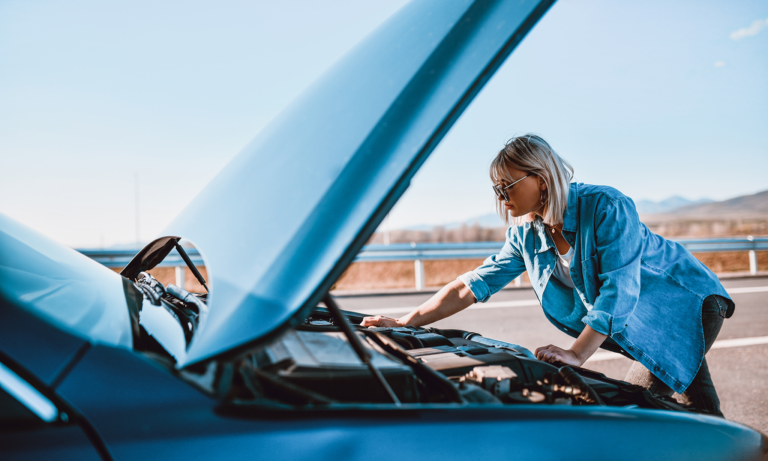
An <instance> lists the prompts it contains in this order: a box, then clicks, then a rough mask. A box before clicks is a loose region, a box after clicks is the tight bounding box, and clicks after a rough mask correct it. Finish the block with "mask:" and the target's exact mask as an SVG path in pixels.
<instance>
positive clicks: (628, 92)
mask: <svg viewBox="0 0 768 461" xmlns="http://www.w3.org/2000/svg"><path fill="white" fill-rule="evenodd" d="M404 3H405V2H402V1H392V0H388V1H373V0H367V1H365V2H359V1H351V0H350V1H334V2H315V1H282V2H266V1H264V2H260V3H258V4H256V3H253V2H246V1H242V2H237V1H231V2H215V3H214V2H210V3H203V2H187V1H183V2H182V1H178V2H149V1H147V2H142V1H131V2H122V3H118V2H97V1H73V2H45V1H39V2H27V1H9V0H6V1H3V2H2V3H0V156H2V165H3V167H2V170H0V171H1V172H2V179H1V180H0V212H2V213H5V214H7V215H9V216H11V217H13V218H15V219H17V220H19V221H21V222H23V223H25V224H27V225H30V226H31V227H33V228H35V229H37V230H39V231H41V232H43V233H44V234H47V235H49V236H51V237H53V238H54V239H56V240H58V241H60V242H62V243H65V244H67V245H71V246H76V247H98V246H102V245H104V246H109V245H113V244H119V243H126V242H131V241H133V240H134V238H135V237H134V235H135V231H134V228H135V226H134V224H135V221H134V177H135V176H134V175H135V174H136V173H138V175H139V176H138V178H139V185H140V188H139V191H140V196H139V203H140V220H139V221H140V238H141V239H142V240H149V239H151V238H153V237H155V236H157V235H158V234H159V233H160V232H161V231H162V229H163V227H164V226H165V225H166V224H167V223H168V222H170V221H171V219H172V218H173V217H174V216H175V215H176V214H177V213H178V212H179V211H180V210H181V209H182V208H183V207H184V205H185V204H186V203H188V201H189V200H191V198H192V197H194V195H195V194H196V193H197V192H198V191H199V190H200V189H201V188H202V187H203V186H204V185H205V184H206V183H207V182H208V181H209V180H210V179H211V178H212V177H213V176H214V175H215V174H216V172H217V171H219V169H220V168H221V167H222V166H223V165H224V164H225V163H226V162H227V161H228V160H229V159H231V158H232V157H233V156H234V155H235V154H236V153H237V152H238V151H239V150H240V149H241V148H242V147H243V146H244V145H245V144H246V143H247V142H248V141H249V140H250V139H251V138H253V137H254V136H255V135H256V134H257V133H258V131H259V130H260V129H261V128H262V127H263V126H264V125H265V124H266V123H267V122H268V121H269V120H270V119H271V118H272V117H274V116H275V115H276V114H277V113H278V112H279V111H280V110H281V108H282V107H284V106H285V105H286V104H288V103H289V102H290V101H291V100H292V99H293V98H295V97H296V96H297V95H298V94H299V93H300V92H301V91H302V90H303V89H304V88H305V87H307V86H308V85H309V84H310V83H311V82H312V81H313V80H314V79H315V78H317V77H318V76H319V75H320V74H321V73H322V72H323V71H324V70H325V69H327V68H328V67H329V66H330V65H331V64H332V63H333V62H334V61H336V60H337V59H338V58H339V57H341V56H342V55H343V54H344V53H345V52H346V51H347V50H349V49H350V48H351V47H352V46H353V45H354V44H355V43H357V42H358V41H359V40H360V39H361V38H363V37H364V36H365V35H366V34H367V33H368V32H369V31H371V30H372V29H374V28H375V27H376V26H377V25H378V24H380V23H381V22H382V21H383V20H384V19H385V18H386V17H388V16H389V15H390V14H392V13H393V12H394V11H396V10H397V9H398V8H399V7H400V6H402V4H404ZM529 131H531V132H536V133H539V134H541V135H543V136H544V137H545V138H546V139H548V140H549V141H550V143H551V144H552V145H553V146H554V147H555V149H556V150H557V151H558V152H559V153H560V154H561V155H562V156H563V157H564V158H566V159H568V160H569V161H570V162H571V163H572V164H573V165H574V167H575V169H576V179H577V180H578V181H583V182H588V183H596V184H608V185H612V186H614V187H616V188H618V189H620V190H622V191H623V192H625V193H626V194H628V195H629V196H631V197H633V198H635V199H637V200H639V199H652V200H659V199H663V198H666V197H669V196H672V195H682V196H684V197H687V198H700V197H710V198H713V199H724V198H729V197H733V196H737V195H743V194H749V193H754V192H758V191H761V190H765V189H768V176H767V175H766V171H768V2H766V1H764V0H763V1H734V2H714V1H695V2H694V1H676V2H666V1H648V2H636V3H635V4H629V3H628V2H615V1H610V0H594V1H590V0H562V1H560V2H558V3H556V4H555V6H554V7H553V8H552V9H551V10H550V11H549V13H547V15H546V16H545V17H544V18H543V19H542V20H541V21H540V22H539V24H538V25H537V26H536V27H535V28H534V30H533V31H532V32H531V33H530V34H529V36H528V37H527V38H526V39H525V40H524V42H523V43H522V44H521V45H520V46H519V47H518V49H517V50H516V51H515V52H514V53H513V55H512V56H511V57H510V58H509V59H508V60H507V62H506V63H505V64H504V66H503V67H502V68H501V69H500V70H499V72H498V73H497V74H496V75H495V76H494V78H493V79H492V81H491V82H490V83H489V84H488V85H487V86H486V88H485V89H484V90H483V92H482V93H481V94H480V95H479V96H478V97H477V98H476V100H475V101H474V102H473V103H472V105H471V106H470V107H469V108H468V110H467V111H466V112H465V114H464V115H463V116H462V118H461V119H460V120H459V121H458V122H457V124H456V125H455V126H454V129H453V130H451V132H450V133H449V134H448V136H447V137H446V138H445V140H444V141H443V142H442V143H441V145H440V146H439V147H438V149H437V150H436V151H435V153H434V154H433V156H432V157H431V158H430V159H429V160H428V161H427V163H426V164H425V166H424V167H423V168H422V170H421V171H420V172H419V173H418V174H417V177H416V178H415V179H414V181H413V183H412V186H411V188H410V189H409V190H408V192H406V194H405V196H404V197H403V199H402V200H401V201H400V202H399V203H398V204H397V206H396V208H395V209H394V210H393V211H392V213H391V217H390V225H391V226H392V227H393V228H396V227H402V226H408V225H414V224H436V223H443V222H451V221H459V220H463V219H467V218H471V217H474V216H478V215H482V214H486V213H489V212H491V211H492V207H493V196H492V192H491V190H490V186H489V184H490V183H489V180H488V176H487V167H488V164H489V162H490V159H491V158H492V157H493V155H494V154H495V153H496V152H497V151H498V149H499V148H500V147H501V146H502V145H503V143H504V141H505V140H506V139H507V138H509V137H511V136H513V135H515V134H523V133H526V132H529Z"/></svg>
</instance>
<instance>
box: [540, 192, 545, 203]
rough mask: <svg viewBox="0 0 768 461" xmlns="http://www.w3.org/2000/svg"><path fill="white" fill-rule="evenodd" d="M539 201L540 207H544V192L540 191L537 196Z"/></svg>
mask: <svg viewBox="0 0 768 461" xmlns="http://www.w3.org/2000/svg"><path fill="white" fill-rule="evenodd" d="M539 201H540V203H541V204H542V205H544V191H541V194H540V195H539Z"/></svg>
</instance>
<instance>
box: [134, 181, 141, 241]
mask: <svg viewBox="0 0 768 461" xmlns="http://www.w3.org/2000/svg"><path fill="white" fill-rule="evenodd" d="M133 184H134V191H135V197H134V200H135V204H136V210H135V214H136V248H137V249H138V248H139V246H141V238H140V237H139V173H134V174H133Z"/></svg>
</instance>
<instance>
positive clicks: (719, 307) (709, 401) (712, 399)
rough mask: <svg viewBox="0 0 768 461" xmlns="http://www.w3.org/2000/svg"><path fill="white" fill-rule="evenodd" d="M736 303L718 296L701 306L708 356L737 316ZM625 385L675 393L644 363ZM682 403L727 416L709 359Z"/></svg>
mask: <svg viewBox="0 0 768 461" xmlns="http://www.w3.org/2000/svg"><path fill="white" fill-rule="evenodd" d="M733 307H734V306H733V303H732V302H731V301H730V300H727V299H725V298H722V297H720V296H717V295H712V296H707V297H706V298H705V299H704V303H703V304H702V306H701V323H702V326H703V327H704V353H705V354H706V353H707V352H709V348H710V347H712V343H714V342H715V338H717V334H718V333H720V328H721V327H722V326H723V319H725V318H727V317H730V316H731V314H732V313H733ZM624 380H625V381H627V382H629V383H632V384H637V385H639V386H643V387H644V388H646V389H648V390H650V391H651V392H652V393H654V394H657V395H672V394H673V393H674V392H673V391H672V389H670V388H669V386H667V385H666V384H664V383H663V382H662V381H661V380H660V379H659V378H657V377H656V376H654V375H653V373H651V372H650V371H648V369H647V368H645V367H644V366H643V365H642V364H641V363H639V362H634V363H633V364H632V368H630V369H629V373H627V377H626V378H624ZM677 399H678V401H680V402H681V403H684V404H688V405H693V406H694V407H696V408H699V409H702V410H706V411H707V412H708V413H709V414H711V415H717V416H723V412H722V411H720V399H719V398H717V391H716V390H715V384H714V383H713V382H712V377H711V376H710V375H709V367H708V366H707V359H706V358H705V359H704V360H703V361H702V362H701V368H699V372H698V373H696V376H695V377H694V378H693V382H692V383H691V385H690V386H688V389H686V390H685V392H683V394H682V395H680V396H679V397H678V398H677Z"/></svg>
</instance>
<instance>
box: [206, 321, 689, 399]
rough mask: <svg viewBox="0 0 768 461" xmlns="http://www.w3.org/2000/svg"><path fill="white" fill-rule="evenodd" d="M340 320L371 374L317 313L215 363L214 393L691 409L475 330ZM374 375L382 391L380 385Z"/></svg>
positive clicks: (338, 332)
mask: <svg viewBox="0 0 768 461" xmlns="http://www.w3.org/2000/svg"><path fill="white" fill-rule="evenodd" d="M343 314H344V316H345V318H346V320H347V321H348V322H349V323H350V324H351V325H353V333H354V335H356V336H357V338H358V339H359V342H360V344H362V346H363V347H364V348H365V350H366V352H367V353H368V354H369V356H370V362H371V364H372V366H374V367H375V370H376V371H375V372H372V371H371V370H370V368H369V366H367V365H366V364H365V363H363V361H361V359H360V358H359V356H358V355H357V354H356V352H355V350H354V347H352V345H351V344H350V341H349V338H348V337H347V336H346V335H345V333H344V332H343V329H342V328H340V327H339V326H338V325H337V323H338V322H337V321H335V319H334V318H333V316H332V315H331V314H330V313H329V312H328V310H327V309H325V308H323V307H318V308H317V309H315V311H314V312H313V313H312V314H311V316H310V317H308V318H307V319H306V320H305V322H304V323H303V324H301V325H298V326H297V327H295V328H293V329H291V330H289V331H287V332H285V333H284V334H282V335H281V336H280V337H279V338H277V339H276V340H274V341H273V342H272V343H270V344H269V345H268V346H266V347H262V348H259V349H258V350H256V351H253V352H250V353H246V354H245V355H243V356H241V357H240V358H238V359H237V360H234V361H231V362H228V363H227V364H225V366H224V367H219V369H218V371H217V373H215V375H216V376H217V379H215V383H214V384H213V387H214V388H216V389H217V392H218V394H219V395H220V396H223V397H224V398H225V400H226V401H227V402H228V404H229V405H235V406H238V405H247V406H252V405H257V406H267V407H272V406H274V405H289V406H291V407H296V406H307V405H309V406H315V405H322V406H334V405H336V406H342V407H349V406H350V405H351V406H355V405H360V404H392V403H395V404H397V405H405V404H411V405H413V404H436V403H443V404H445V403H453V404H461V405H466V404H492V405H493V404H495V405H515V404H541V405H608V406H621V407H630V408H655V409H664V410H673V411H696V409H694V408H691V407H688V406H685V405H681V404H679V403H677V402H676V401H675V400H673V399H672V398H670V397H660V396H656V395H653V394H651V393H650V392H649V391H648V390H646V389H644V388H642V387H639V386H635V385H632V384H629V383H626V382H623V381H618V380H614V379H611V378H608V377H606V376H605V375H603V374H601V373H597V372H594V371H591V370H587V369H584V368H580V367H571V366H565V365H563V364H560V366H556V365H553V364H550V363H546V362H542V361H540V360H538V359H536V358H535V357H534V356H533V354H532V353H531V352H530V351H528V350H527V349H525V348H524V347H522V346H519V345H515V344H510V343H505V342H502V341H497V340H494V339H490V338H485V337H483V336H481V335H479V334H477V333H472V332H467V331H463V330H440V329H437V328H417V327H401V328H363V327H360V326H359V323H360V322H361V321H362V319H363V315H362V314H357V313H354V312H346V311H345V312H343ZM220 365H221V364H220ZM209 372H210V370H209ZM377 374H380V376H381V378H382V379H383V380H385V381H386V384H385V385H381V383H380V382H377V377H376V375H377ZM387 387H388V388H390V389H391V392H392V393H393V394H394V396H393V395H391V394H389V393H388V390H387ZM393 399H394V401H393Z"/></svg>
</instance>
